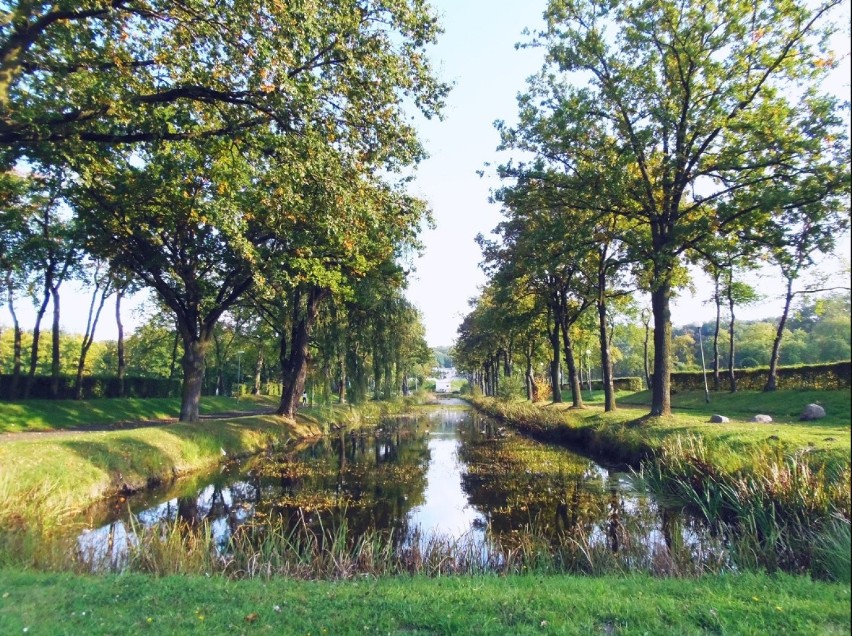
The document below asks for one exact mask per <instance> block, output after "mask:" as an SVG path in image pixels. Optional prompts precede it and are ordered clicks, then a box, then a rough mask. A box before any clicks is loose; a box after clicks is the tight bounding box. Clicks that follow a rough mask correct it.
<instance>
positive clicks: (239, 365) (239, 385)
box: [237, 351, 245, 400]
mask: <svg viewBox="0 0 852 636" xmlns="http://www.w3.org/2000/svg"><path fill="white" fill-rule="evenodd" d="M244 353H245V351H237V399H238V400H239V399H240V394H241V393H242V392H243V354H244Z"/></svg>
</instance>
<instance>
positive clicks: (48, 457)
mask: <svg viewBox="0 0 852 636" xmlns="http://www.w3.org/2000/svg"><path fill="white" fill-rule="evenodd" d="M275 404H276V402H275V398H263V397H252V398H244V399H241V400H240V401H239V407H237V401H236V400H235V399H233V398H216V397H204V398H203V399H202V402H201V411H202V413H206V414H210V413H223V412H224V413H239V412H242V413H245V412H252V411H254V412H258V411H263V410H269V409H270V408H271V407H272V406H274V405H275ZM416 407H417V400H415V399H409V400H400V401H397V402H389V403H368V404H364V405H360V406H358V407H350V406H348V405H342V406H340V405H336V406H332V407H314V408H303V409H301V410H300V411H299V413H298V415H297V417H296V420H295V421H294V420H288V419H285V418H282V417H278V416H275V415H267V414H258V415H250V416H242V417H223V418H221V419H202V420H201V421H199V422H196V423H193V424H184V423H171V424H168V425H164V426H144V427H138V428H122V423H127V422H138V421H139V420H151V419H154V420H156V419H160V418H159V417H158V414H160V415H162V416H163V417H173V416H174V415H175V414H176V413H177V410H179V403H177V402H175V401H168V400H157V399H155V400H92V401H89V402H76V401H54V402H49V401H42V400H35V401H29V402H17V403H0V420H2V418H3V417H4V416H6V415H9V414H12V415H10V421H12V422H17V423H18V424H15V426H18V432H22V431H20V428H19V425H20V422H23V421H28V418H32V421H33V422H37V423H38V426H40V427H41V432H40V433H37V434H35V435H24V436H19V435H16V434H14V433H12V434H9V435H8V436H6V437H5V438H4V436H3V435H0V466H2V468H3V470H2V471H0V527H3V526H10V525H13V526H14V525H29V526H32V525H34V524H35V525H41V524H58V523H62V522H63V520H64V519H66V518H67V517H68V516H70V515H71V514H73V513H75V512H79V511H80V510H82V509H84V508H85V507H87V506H88V505H90V504H91V503H93V502H94V501H96V500H97V499H99V498H102V497H105V496H109V495H112V494H116V493H118V492H121V491H135V490H138V489H142V488H145V487H147V486H150V485H155V484H159V483H163V482H169V481H171V480H173V479H175V478H176V477H179V476H183V475H187V474H191V473H195V472H198V471H202V470H205V469H209V468H211V467H213V466H215V465H217V464H219V463H221V462H222V461H223V459H225V458H227V457H237V456H245V455H251V454H255V453H258V452H261V451H262V450H264V449H266V448H269V447H270V446H279V447H280V446H283V445H285V444H287V443H288V442H292V441H294V440H298V439H304V438H306V437H315V436H318V435H321V434H323V433H325V432H327V431H328V430H329V428H331V427H337V426H359V425H369V424H370V423H372V422H375V421H376V420H378V419H379V418H381V417H383V416H386V415H391V414H397V413H401V412H404V411H406V410H410V409H413V408H416ZM172 409H174V410H172ZM40 418H41V419H40ZM104 425H110V426H115V428H116V430H98V429H104V428H109V427H110V426H104ZM88 426H92V427H93V429H94V430H85V429H86V427H88ZM68 427H73V428H74V429H75V430H66V429H67V428H68ZM31 432H32V431H31Z"/></svg>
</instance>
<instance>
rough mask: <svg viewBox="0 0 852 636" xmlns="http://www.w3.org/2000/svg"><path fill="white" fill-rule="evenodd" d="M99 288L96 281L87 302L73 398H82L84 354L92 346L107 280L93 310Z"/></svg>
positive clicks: (106, 293)
mask: <svg viewBox="0 0 852 636" xmlns="http://www.w3.org/2000/svg"><path fill="white" fill-rule="evenodd" d="M99 290H100V284H99V283H97V282H96V283H95V291H94V293H93V294H92V302H91V303H90V304H89V316H88V318H87V319H86V333H84V334H83V342H82V344H81V345H80V359H79V360H78V362H77V377H76V379H75V381H74V399H75V400H82V399H83V371H84V370H85V368H86V356H87V354H88V353H89V349H91V347H92V343H93V342H94V341H95V329H97V327H98V319H99V318H100V316H101V310H102V309H103V308H104V303H106V299H107V295H109V283H108V282H107V283H106V286H105V287H104V288H103V290H102V292H101V301H100V303H98V308H97V310H95V303H96V302H97V298H98V291H99Z"/></svg>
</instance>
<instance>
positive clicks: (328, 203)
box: [0, 0, 447, 421]
mask: <svg viewBox="0 0 852 636" xmlns="http://www.w3.org/2000/svg"><path fill="white" fill-rule="evenodd" d="M438 32H439V28H438V25H437V21H436V19H435V17H434V15H433V14H432V12H431V10H430V8H429V7H428V6H426V5H425V4H424V3H422V2H420V1H419V0H391V1H387V0H381V1H379V0H343V1H341V2H334V3H325V4H323V3H319V4H317V3H308V4H304V3H289V2H288V3H282V2H277V1H275V0H261V1H259V2H252V3H245V2H239V1H226V2H218V1H217V2H213V1H211V0H191V1H188V2H172V1H170V0H110V1H103V2H101V1H93V2H87V3H83V4H81V3H78V2H56V3H47V4H45V3H32V2H25V1H23V0H21V1H20V2H13V3H10V4H9V9H8V10H7V11H6V15H5V16H4V19H3V21H2V22H0V161H2V162H3V166H2V168H3V175H2V182H0V204H2V206H3V210H4V214H3V216H2V221H0V239H1V240H0V265H1V266H2V269H3V272H4V277H5V287H4V291H5V295H6V301H7V306H8V308H9V311H10V314H11V316H12V320H13V330H14V333H15V338H14V346H13V349H14V354H13V358H14V363H13V375H14V376H15V382H16V383H17V382H18V380H19V378H22V377H23V375H24V373H23V369H22V364H23V362H22V359H23V356H22V351H21V348H22V347H21V343H22V330H21V328H20V325H19V324H18V320H17V317H16V311H15V301H16V299H17V298H19V297H21V296H27V295H29V296H31V297H34V298H38V299H40V300H39V303H38V306H37V316H36V325H35V329H34V330H33V336H32V340H31V356H30V367H29V372H28V374H27V377H29V378H32V376H33V374H34V372H35V367H36V364H37V359H38V347H39V344H38V343H39V330H40V324H41V320H42V317H43V316H44V313H45V312H46V310H47V307H48V305H49V304H50V303H52V307H53V313H54V323H53V324H54V329H53V337H54V347H53V350H54V352H58V350H59V345H58V338H59V335H58V334H59V330H58V325H59V307H60V297H59V288H60V285H61V284H62V283H63V281H65V280H67V279H68V278H69V277H71V276H80V277H85V278H86V279H88V280H91V281H92V284H93V288H94V289H95V293H96V294H97V297H96V298H95V299H94V300H93V305H92V310H91V311H90V317H91V318H90V323H89V324H90V327H91V329H89V330H87V333H86V336H85V338H86V340H87V345H86V346H89V347H90V346H91V335H92V333H93V332H94V327H95V324H96V320H97V316H98V315H99V311H100V309H101V308H102V307H103V305H104V301H105V299H106V297H107V296H108V295H109V294H110V293H115V294H116V298H117V304H116V315H117V316H118V317H119V330H120V337H119V346H118V352H117V357H118V369H119V374H120V375H121V374H124V373H125V367H126V363H125V360H124V356H125V353H124V350H123V345H122V341H123V336H122V335H121V327H120V301H121V298H122V297H124V296H125V295H126V294H128V293H131V292H133V291H134V290H137V289H140V288H147V289H150V290H153V291H154V292H155V293H156V296H157V298H158V300H159V303H160V306H161V307H162V308H163V309H164V310H167V311H168V312H169V313H170V314H171V316H172V318H173V321H174V325H175V327H176V330H177V332H178V334H179V336H180V342H181V344H182V355H181V359H180V367H181V370H182V406H181V413H180V418H181V420H184V421H194V420H196V419H197V418H198V406H199V398H200V395H201V390H202V385H203V383H204V378H205V362H206V359H207V357H208V355H209V353H210V351H211V350H212V349H216V348H217V347H219V346H220V343H218V342H217V336H216V334H217V325H219V323H220V321H221V320H222V319H223V317H224V316H228V320H229V321H230V322H232V323H234V324H236V323H240V324H248V323H249V322H253V323H257V324H258V325H259V324H261V323H262V324H263V325H264V328H265V329H266V330H267V332H266V333H267V338H269V339H271V340H272V341H274V342H275V343H276V345H277V350H276V351H275V353H274V356H273V357H274V359H275V360H276V361H277V362H278V364H279V366H280V376H281V379H282V380H283V385H284V392H283V395H282V399H281V406H280V409H279V411H280V412H281V413H282V414H287V415H292V414H293V413H294V412H295V410H296V408H297V405H298V403H299V400H300V398H301V395H302V392H303V388H304V383H305V377H306V374H307V368H308V360H309V356H310V354H311V351H312V349H311V348H312V347H314V348H318V347H319V348H322V350H323V358H322V359H323V362H322V364H327V365H328V366H329V368H331V367H332V366H333V367H334V368H335V369H337V370H338V371H337V373H338V379H337V383H338V385H339V386H346V385H347V378H346V377H340V376H342V375H343V374H345V373H346V370H347V369H348V370H350V371H351V377H352V378H353V381H354V382H356V383H357V382H360V381H361V379H362V378H363V376H364V374H365V373H366V369H365V368H364V365H363V360H364V359H365V357H364V355H365V354H359V352H358V347H359V346H361V345H362V344H363V343H364V341H365V339H367V338H373V339H374V340H375V341H376V344H375V345H374V346H372V347H371V349H370V352H371V356H372V357H371V359H372V360H373V362H372V373H373V374H374V378H378V379H381V381H382V382H390V380H386V378H387V377H388V376H390V375H394V374H395V375H396V376H397V377H399V378H401V379H400V381H404V380H403V379H404V378H405V377H406V376H407V374H406V372H405V369H404V367H405V365H406V364H411V363H412V361H414V360H416V359H417V358H418V356H419V355H420V353H419V351H420V350H422V349H423V346H421V345H422V343H417V344H415V345H410V343H409V342H407V338H406V337H407V336H412V333H413V332H416V329H415V330H413V332H412V330H409V331H405V330H402V329H400V327H399V323H403V322H405V323H406V324H412V323H416V322H417V321H418V318H417V315H416V312H415V311H414V310H413V309H412V308H411V306H410V305H408V304H407V303H406V302H405V301H404V299H403V298H402V289H403V287H404V282H405V272H404V269H403V264H404V263H405V261H406V259H408V258H409V257H410V255H411V254H412V253H413V252H414V251H416V250H417V249H418V246H419V244H418V239H417V237H418V233H419V230H420V228H421V226H422V225H423V224H425V223H428V222H429V216H428V212H427V210H426V208H425V205H424V204H423V202H421V201H419V200H417V199H414V198H412V197H410V196H409V195H408V194H407V193H406V188H405V186H406V175H407V171H408V169H409V168H410V167H411V166H413V165H414V164H416V163H417V162H418V161H419V160H420V158H421V157H422V156H423V152H422V148H421V145H420V143H419V141H418V139H417V137H416V135H415V132H414V130H413V128H412V124H411V122H410V120H411V111H412V110H419V111H420V113H422V114H423V115H425V116H426V117H431V116H434V115H438V114H439V113H440V110H441V108H442V104H443V99H444V96H445V94H446V91H447V87H446V86H445V85H443V84H442V83H440V82H439V81H438V80H437V79H436V78H435V76H434V73H433V71H432V69H431V66H430V63H429V61H428V59H427V57H426V55H425V49H426V47H427V46H429V45H430V43H432V42H433V41H434V39H435V37H436V35H437V34H438ZM321 322H327V323H329V324H330V326H329V327H328V329H327V330H326V333H325V334H324V340H323V342H322V343H319V342H318V341H315V339H314V333H315V329H316V326H317V325H318V324H320V323H321ZM255 332H256V333H260V332H261V330H260V329H259V328H258V330H255ZM393 334H397V335H398V337H397V338H393V337H391V335H393ZM412 337H413V336H412ZM403 340H406V342H405V344H403V343H402V341H403ZM421 341H422V333H421ZM364 346H365V347H366V345H364ZM379 346H381V347H383V349H382V350H381V351H380V352H379V351H378V347H379ZM405 347H408V348H409V349H410V350H409V349H406V348H405ZM414 350H416V351H414ZM412 351H414V352H413V353H412ZM54 355H55V358H54V360H55V364H54V367H53V369H52V373H53V375H54V377H57V376H58V374H59V366H60V365H59V356H58V353H55V354H54ZM217 355H218V354H217ZM347 356H351V357H352V359H353V360H354V362H352V364H351V365H349V366H347V364H348V363H343V362H341V361H344V360H345V358H346V357H347ZM332 361H336V362H334V364H333V365H332ZM84 367H85V351H83V352H82V354H81V356H80V360H79V369H80V373H82V370H83V369H84ZM378 367H380V368H381V369H380V371H377V370H376V369H377V368H378ZM394 381H395V380H394ZM24 385H25V386H24V387H23V389H22V391H23V394H24V395H25V394H26V383H24ZM357 393H358V392H357V391H356V394H357Z"/></svg>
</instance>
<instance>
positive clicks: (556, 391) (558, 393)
mask: <svg viewBox="0 0 852 636" xmlns="http://www.w3.org/2000/svg"><path fill="white" fill-rule="evenodd" d="M551 314H552V315H551V318H552V319H553V327H552V329H550V350H551V352H552V355H553V358H552V359H551V361H550V385H551V387H552V390H553V402H554V403H559V404H561V403H562V388H561V387H560V386H559V361H560V358H561V356H562V353H561V347H560V343H559V329H560V323H561V320H560V316H559V314H558V312H556V311H551Z"/></svg>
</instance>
